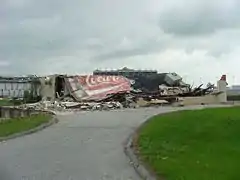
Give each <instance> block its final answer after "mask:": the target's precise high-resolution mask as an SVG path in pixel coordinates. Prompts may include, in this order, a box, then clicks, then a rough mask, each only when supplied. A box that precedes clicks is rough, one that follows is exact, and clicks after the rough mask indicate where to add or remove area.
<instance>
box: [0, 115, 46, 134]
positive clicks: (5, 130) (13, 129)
mask: <svg viewBox="0 0 240 180" xmlns="http://www.w3.org/2000/svg"><path fill="white" fill-rule="evenodd" d="M50 118H51V116H50V115H44V114H40V115H33V116H31V117H28V118H16V119H11V120H9V121H4V122H1V123H0V137H6V136H9V135H12V134H15V133H19V132H22V131H26V130H29V129H32V128H35V127H37V126H39V125H41V124H43V123H46V122H48V121H49V120H50Z"/></svg>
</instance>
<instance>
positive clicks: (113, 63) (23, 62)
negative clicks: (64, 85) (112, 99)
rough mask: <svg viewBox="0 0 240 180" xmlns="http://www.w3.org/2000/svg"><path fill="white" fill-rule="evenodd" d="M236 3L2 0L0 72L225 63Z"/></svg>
mask: <svg viewBox="0 0 240 180" xmlns="http://www.w3.org/2000/svg"><path fill="white" fill-rule="evenodd" d="M239 5H240V3H239V2H238V1H236V0H222V1H221V2H220V1H217V0H210V1H209V0H208V1H207V0H202V1H199V0H192V1H191V3H190V2H189V1H188V0H178V1H176V0H163V1H161V2H160V1H158V0H149V1H146V0H130V1H129V0H122V1H116V2H113V1H111V0H101V1H97V0H93V1H87V0H80V1H79V0H70V1H64V0H51V1H47V0H41V1H39V0H18V1H15V0H3V1H2V2H1V5H0V21H1V24H0V39H1V41H0V72H1V73H3V74H15V75H16V74H30V73H36V74H48V73H58V72H60V73H89V72H91V71H92V70H93V69H95V68H101V67H111V68H120V67H123V66H128V65H129V66H131V67H132V68H143V67H149V68H151V67H152V68H155V69H157V68H162V67H164V68H165V70H163V71H170V70H174V71H175V70H176V71H179V72H185V71H186V67H185V66H183V65H182V64H186V63H187V64H188V66H189V67H187V70H189V72H190V70H193V73H194V68H195V66H197V64H201V63H202V62H207V61H208V60H210V61H211V62H213V63H217V62H219V61H221V63H222V66H223V67H224V68H225V67H230V66H229V62H230V60H229V59H231V62H233V61H234V62H235V63H237V61H236V60H237V59H238V58H237V56H239V55H240V54H238V53H237V52H238V51H237V49H238V47H239V44H240V42H239V41H240V40H239V37H240V29H239V27H238V25H239V24H240V22H239V18H238V17H239V12H238V10H237V8H238V7H239ZM198 57H201V58H198ZM173 58H174V60H173ZM181 62H182V63H181ZM203 65H204V64H203ZM190 66H191V67H190ZM201 67H203V66H201ZM200 70H201V69H198V71H196V72H198V73H203V72H200ZM203 71H206V72H204V74H214V73H213V72H211V73H207V72H208V71H209V70H208V69H207V68H203ZM233 72H236V73H238V71H236V70H235V71H233ZM218 73H219V72H218V71H217V70H216V72H215V74H218ZM220 73H222V72H220ZM197 75H198V74H195V76H197ZM209 76H215V75H209Z"/></svg>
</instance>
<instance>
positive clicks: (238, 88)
mask: <svg viewBox="0 0 240 180" xmlns="http://www.w3.org/2000/svg"><path fill="white" fill-rule="evenodd" d="M227 95H229V96H236V95H240V85H233V86H231V87H229V88H228V89H227Z"/></svg>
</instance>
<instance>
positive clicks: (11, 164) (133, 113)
mask: <svg viewBox="0 0 240 180" xmlns="http://www.w3.org/2000/svg"><path fill="white" fill-rule="evenodd" d="M174 109H176V108H167V107H162V108H149V109H136V110H132V109H127V110H119V111H108V112H81V113H76V114H65V115H63V114H62V115H59V120H60V122H59V123H58V124H55V125H53V126H51V127H49V128H47V129H44V130H43V131H40V132H38V133H36V134H32V135H28V136H24V137H20V138H17V139H12V140H9V141H7V142H2V143H0V179H1V180H128V179H129V180H130V179H131V180H138V179H140V178H139V177H138V175H137V174H136V173H135V171H134V169H133V168H132V167H131V166H130V165H129V161H128V158H127V157H126V156H125V154H124V152H123V147H122V144H123V142H124V141H125V140H126V138H127V137H128V136H129V134H130V133H131V132H133V131H134V129H135V128H136V127H138V126H139V125H140V124H141V123H142V122H144V121H145V120H146V119H147V118H148V117H150V116H152V115H154V114H158V113H162V112H167V111H172V110H174Z"/></svg>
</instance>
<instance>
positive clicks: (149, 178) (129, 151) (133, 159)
mask: <svg viewBox="0 0 240 180" xmlns="http://www.w3.org/2000/svg"><path fill="white" fill-rule="evenodd" d="M136 132H137V130H136V131H134V132H133V133H132V134H131V135H130V136H129V137H128V138H127V140H126V142H125V143H124V152H125V154H126V156H127V157H128V158H129V159H130V164H131V165H132V166H133V168H134V169H135V171H136V172H137V174H138V175H139V176H140V177H141V179H144V180H157V178H156V177H155V176H154V175H152V174H151V173H150V172H149V171H148V170H147V169H146V168H145V167H144V166H143V164H142V163H141V162H140V160H139V159H138V157H137V155H136V154H135V152H134V149H133V138H134V135H135V133H136Z"/></svg>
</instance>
